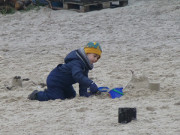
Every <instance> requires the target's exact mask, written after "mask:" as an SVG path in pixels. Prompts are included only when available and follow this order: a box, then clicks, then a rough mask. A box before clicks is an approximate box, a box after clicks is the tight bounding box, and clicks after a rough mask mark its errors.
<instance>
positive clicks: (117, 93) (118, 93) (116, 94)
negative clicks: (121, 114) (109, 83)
mask: <svg viewBox="0 0 180 135" xmlns="http://www.w3.org/2000/svg"><path fill="white" fill-rule="evenodd" d="M109 94H110V96H111V98H113V99H114V98H120V97H122V96H123V95H124V93H123V87H120V88H114V89H112V90H110V91H109Z"/></svg>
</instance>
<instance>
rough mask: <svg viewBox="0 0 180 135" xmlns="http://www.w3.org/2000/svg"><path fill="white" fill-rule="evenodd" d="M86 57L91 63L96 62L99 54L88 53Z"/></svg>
mask: <svg viewBox="0 0 180 135" xmlns="http://www.w3.org/2000/svg"><path fill="white" fill-rule="evenodd" d="M87 57H88V59H89V61H90V63H91V64H93V63H96V62H97V61H98V60H99V58H100V56H99V55H97V54H95V53H88V54H87Z"/></svg>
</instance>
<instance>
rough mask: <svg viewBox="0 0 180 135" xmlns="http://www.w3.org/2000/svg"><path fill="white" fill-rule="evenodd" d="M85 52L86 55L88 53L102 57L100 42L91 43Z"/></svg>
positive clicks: (85, 48) (86, 46)
mask: <svg viewBox="0 0 180 135" xmlns="http://www.w3.org/2000/svg"><path fill="white" fill-rule="evenodd" d="M84 51H85V53H86V54H88V53H95V54H97V55H99V56H100V57H101V53H102V49H101V46H100V44H99V43H98V42H89V43H88V44H87V45H85V47H84Z"/></svg>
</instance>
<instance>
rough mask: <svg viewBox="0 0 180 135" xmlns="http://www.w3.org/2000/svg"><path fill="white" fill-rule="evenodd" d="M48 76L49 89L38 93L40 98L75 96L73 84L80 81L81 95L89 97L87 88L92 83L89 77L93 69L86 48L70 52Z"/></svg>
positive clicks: (43, 99)
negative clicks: (62, 62)
mask: <svg viewBox="0 0 180 135" xmlns="http://www.w3.org/2000/svg"><path fill="white" fill-rule="evenodd" d="M64 62H65V63H64V64H59V65H58V66H57V67H56V68H55V69H53V70H52V71H51V72H50V74H49V75H48V77H47V81H46V83H47V89H46V90H45V91H41V92H39V93H38V100H40V101H47V100H49V99H66V98H74V97H75V96H76V92H75V90H74V88H73V87H72V85H73V84H75V83H79V95H80V96H85V97H88V96H89V94H88V93H87V88H88V87H89V86H90V84H91V83H92V80H90V79H89V78H88V72H89V70H91V69H93V65H91V64H90V62H89V60H88V58H87V56H86V55H85V52H84V49H82V48H80V49H78V50H74V51H72V52H70V53H69V54H68V55H67V56H66V57H65V59H64Z"/></svg>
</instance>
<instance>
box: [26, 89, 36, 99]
mask: <svg viewBox="0 0 180 135" xmlns="http://www.w3.org/2000/svg"><path fill="white" fill-rule="evenodd" d="M37 93H38V90H34V91H33V92H32V93H31V94H29V96H28V99H29V100H38V96H37Z"/></svg>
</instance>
